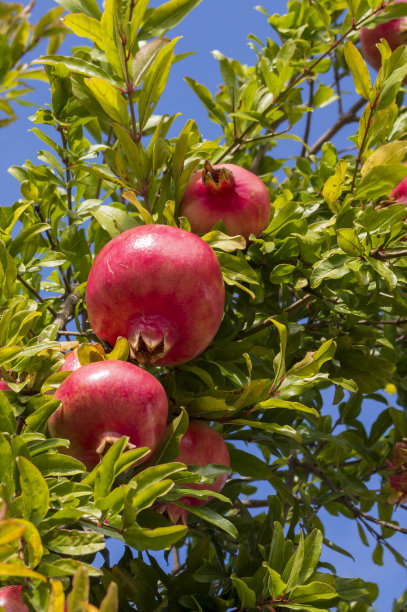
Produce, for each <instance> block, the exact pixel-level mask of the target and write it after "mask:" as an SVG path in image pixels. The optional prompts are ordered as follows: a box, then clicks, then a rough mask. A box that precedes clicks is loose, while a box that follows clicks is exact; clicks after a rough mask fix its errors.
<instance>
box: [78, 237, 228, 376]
mask: <svg viewBox="0 0 407 612" xmlns="http://www.w3.org/2000/svg"><path fill="white" fill-rule="evenodd" d="M224 300H225V288H224V284H223V279H222V272H221V268H220V265H219V262H218V260H217V258H216V255H215V253H214V251H213V250H212V249H211V247H210V246H209V245H208V244H207V243H206V242H205V241H204V240H202V239H201V238H199V237H198V236H195V235H194V234H191V233H190V232H186V231H185V230H181V229H179V228H177V227H171V226H166V225H143V226H140V227H136V228H134V229H130V230H127V231H126V232H123V234H120V235H119V236H117V237H116V238H114V239H113V240H111V241H110V242H109V243H108V244H106V246H105V247H103V249H102V250H101V251H100V253H99V254H98V256H97V257H96V259H95V262H94V264H93V266H92V269H91V271H90V274H89V279H88V284H87V288H86V303H87V308H88V314H89V320H90V323H91V325H92V327H93V329H94V331H95V333H96V334H97V336H99V338H101V339H103V340H107V341H108V342H109V343H110V344H111V345H113V344H114V343H115V341H116V338H117V337H118V336H124V337H126V338H128V340H129V344H130V356H131V357H132V359H137V360H138V361H139V362H140V363H156V364H158V365H176V364H179V363H184V362H186V361H189V360H190V359H192V358H193V357H196V355H199V353H201V352H202V351H203V350H204V349H205V348H206V347H207V346H208V344H209V343H210V342H211V340H212V338H213V337H214V335H215V334H216V332H217V330H218V327H219V325H220V322H221V319H222V315H223V306H224Z"/></svg>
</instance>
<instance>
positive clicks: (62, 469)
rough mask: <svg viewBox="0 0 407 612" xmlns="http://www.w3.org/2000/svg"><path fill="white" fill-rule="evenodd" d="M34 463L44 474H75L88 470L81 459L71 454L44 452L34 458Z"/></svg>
mask: <svg viewBox="0 0 407 612" xmlns="http://www.w3.org/2000/svg"><path fill="white" fill-rule="evenodd" d="M32 463H33V465H35V467H37V468H38V469H39V470H40V472H41V474H42V475H43V476H73V475H74V474H81V473H82V472H84V471H85V470H86V468H85V466H84V465H83V463H81V461H78V459H75V458H74V457H70V456H69V455H60V454H56V453H53V454H51V453H42V454H41V455H38V456H37V457H33V458H32Z"/></svg>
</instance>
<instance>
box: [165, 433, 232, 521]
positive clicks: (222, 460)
mask: <svg viewBox="0 0 407 612" xmlns="http://www.w3.org/2000/svg"><path fill="white" fill-rule="evenodd" d="M175 461H181V462H182V463H185V464H186V465H201V466H204V465H208V464H209V463H215V464H219V465H230V457H229V451H228V448H227V446H226V444H225V441H224V439H223V438H222V436H221V435H220V433H218V432H217V431H216V430H215V429H213V428H212V427H209V425H206V424H205V423H202V422H201V421H190V422H189V425H188V429H187V430H186V432H185V433H184V435H183V436H182V438H181V442H180V445H179V455H178V457H177V458H176V459H175ZM226 479H227V474H221V475H220V476H218V477H217V478H216V480H215V481H214V482H212V483H208V484H198V483H190V484H188V487H189V488H191V489H201V490H203V489H205V490H209V491H216V492H218V493H219V492H220V491H221V490H222V489H223V487H224V485H225V482H226ZM179 501H180V502H181V503H183V504H185V505H187V506H203V505H205V504H207V503H208V501H209V499H207V500H204V499H198V498H197V497H190V496H186V497H181V499H180V500H179ZM161 510H166V511H167V512H168V515H169V516H170V518H171V520H172V521H173V522H177V521H178V520H179V518H182V520H183V522H186V516H187V511H186V510H185V509H184V508H179V507H178V506H176V505H175V504H168V505H167V506H166V507H165V508H161Z"/></svg>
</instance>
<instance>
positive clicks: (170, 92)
mask: <svg viewBox="0 0 407 612" xmlns="http://www.w3.org/2000/svg"><path fill="white" fill-rule="evenodd" d="M151 4H152V5H154V6H158V5H160V4H161V2H157V1H154V2H152V3H151ZM256 4H258V2H252V1H250V0H203V2H202V3H201V4H200V5H199V6H198V7H197V8H196V9H195V10H194V11H193V12H192V13H191V14H190V15H189V16H188V17H187V18H186V19H185V20H184V21H183V22H182V23H181V24H180V25H179V26H178V27H177V28H176V29H175V30H174V31H173V33H172V36H182V37H183V38H182V40H181V41H179V43H178V45H177V52H178V53H182V52H188V51H196V54H195V55H193V56H191V57H189V58H187V59H185V60H184V61H182V62H179V63H177V64H176V65H175V66H174V67H173V70H172V73H171V76H170V81H169V85H168V88H167V90H166V93H165V96H164V99H163V102H162V104H161V110H162V111H163V110H164V109H165V112H167V113H169V114H172V113H175V112H182V117H181V118H180V119H178V120H177V123H176V127H177V129H179V130H180V129H181V127H182V126H183V125H184V123H185V121H186V120H187V119H190V118H193V119H195V120H196V121H197V123H198V125H199V127H200V129H201V132H202V133H203V134H204V136H205V137H206V138H208V139H212V138H216V137H217V136H219V135H220V132H219V128H218V126H216V125H215V124H214V123H212V122H211V121H210V120H209V119H208V116H207V113H206V111H205V109H204V108H203V107H202V105H201V103H200V102H199V100H198V99H197V98H196V96H195V94H194V93H193V92H192V91H191V89H190V88H189V87H188V85H187V84H186V83H185V82H184V81H183V77H185V76H191V77H193V78H195V79H196V80H198V81H199V82H201V83H203V84H204V85H206V86H207V87H208V88H209V89H210V90H211V91H212V92H214V91H215V90H216V87H217V85H218V84H219V83H220V82H221V77H220V73H219V69H218V62H217V61H216V60H215V59H214V58H213V57H212V55H211V51H212V50H214V49H218V50H220V51H221V52H222V53H223V54H224V55H226V56H228V57H233V58H236V59H238V60H239V61H241V62H244V63H253V62H254V61H255V54H254V52H253V51H251V50H250V48H249V47H248V45H247V35H248V33H254V34H256V35H257V36H258V37H259V38H260V39H261V40H265V39H266V37H267V36H269V37H271V38H274V39H276V37H275V34H274V32H273V31H272V30H271V28H270V26H269V25H268V24H267V20H266V18H265V16H264V15H262V14H261V13H259V12H258V11H256V10H255V8H254V7H255V6H256ZM263 5H264V7H265V8H266V9H267V10H268V11H269V12H270V13H274V12H285V8H286V2H285V1H283V0H264V2H263ZM53 6H55V3H54V2H53V0H37V6H36V8H35V10H34V20H36V19H38V17H39V16H40V15H41V14H43V13H44V12H45V11H47V10H49V9H50V8H52V7H53ZM71 42H72V39H71V40H69V39H68V42H67V43H65V45H64V51H65V52H68V50H69V48H70V45H71ZM41 52H44V48H41ZM36 87H37V92H36V94H35V95H32V96H31V97H30V99H31V100H32V101H34V102H35V103H36V104H39V105H41V106H42V105H45V104H48V103H49V101H50V96H49V88H48V86H47V85H45V84H39V85H36ZM347 90H348V91H349V92H350V93H349V95H348V96H347V98H348V101H347V103H346V108H347V107H348V106H350V105H351V104H352V103H353V102H354V101H355V100H356V98H355V97H354V95H353V94H352V92H353V91H354V89H353V85H352V84H351V82H349V83H348V84H347ZM159 111H160V107H159V108H158V112H159ZM17 112H18V114H19V120H18V121H17V122H16V123H14V124H12V125H11V126H9V127H7V128H3V129H2V130H1V131H0V139H1V140H0V144H1V146H0V156H1V157H0V162H1V165H0V167H1V183H0V184H1V192H0V205H2V206H7V205H10V203H12V202H13V201H14V200H15V199H18V198H19V197H20V191H19V186H18V183H17V181H16V180H15V179H14V178H13V177H11V176H10V175H9V174H8V173H7V172H6V170H7V168H8V167H9V166H10V165H12V164H17V165H21V164H23V163H24V161H25V160H26V159H33V160H35V158H36V152H37V149H38V148H40V145H39V141H38V139H37V138H36V137H35V136H34V135H33V134H32V133H30V132H29V130H30V128H31V127H32V125H31V123H30V122H29V120H28V117H29V116H30V115H31V114H32V113H33V109H32V108H26V107H18V108H17ZM334 112H335V115H336V108H335V111H334ZM332 115H333V111H332V110H331V109H330V107H328V108H327V109H326V110H325V111H321V112H320V114H319V121H318V122H314V126H313V131H312V132H311V139H310V140H311V143H312V142H313V141H314V140H315V139H316V138H317V136H318V135H319V134H321V133H322V132H323V131H325V130H326V129H327V128H328V127H329V125H330V121H331V118H332ZM316 123H317V125H316ZM317 128H318V129H317ZM355 129H356V128H355V126H354V125H352V126H350V127H349V128H348V129H347V132H346V134H342V135H341V136H339V137H337V138H336V144H337V145H339V147H340V148H345V147H346V146H349V141H347V140H346V136H347V135H350V134H351V133H353V132H354V130H355ZM299 133H300V134H302V129H301V131H300V132H299ZM282 143H283V144H282V145H281V148H282V147H284V148H283V149H282V150H283V153H282V154H283V155H286V156H287V157H289V156H290V155H297V154H298V153H299V150H300V145H299V144H298V143H294V142H293V141H282ZM43 146H44V145H43V143H42V144H41V147H43ZM279 146H280V145H279ZM281 148H280V149H279V151H281ZM331 398H332V395H331V394H330V393H326V394H325V399H326V401H325V406H324V411H326V412H330V413H335V410H336V409H335V408H331V405H332V404H331ZM391 399H393V398H391ZM381 409H382V406H381V405H379V404H377V403H376V402H373V401H367V402H365V403H364V406H363V412H362V418H363V420H364V422H365V423H366V425H367V426H368V425H369V424H370V423H371V422H372V421H373V420H374V417H375V415H377V413H378V411H379V410H381ZM268 492H269V489H267V491H266V490H264V491H263V490H260V492H259V497H264V495H266V494H267V493H268ZM320 517H321V518H322V519H323V521H324V523H325V525H326V536H327V537H328V538H329V539H332V540H333V541H334V542H336V543H338V544H339V545H340V546H343V547H344V548H348V549H350V550H351V551H352V553H353V555H354V557H355V559H356V562H353V561H351V560H350V559H348V558H346V557H343V556H341V555H339V554H337V553H335V552H332V551H330V550H328V549H326V550H325V551H324V554H323V557H322V559H323V560H324V561H329V562H331V563H333V564H334V565H335V566H336V568H337V571H338V573H339V574H340V575H343V576H349V577H350V576H361V577H362V578H364V579H366V580H371V581H374V582H377V583H378V584H379V587H380V596H379V599H378V600H377V602H376V606H375V608H376V610H378V611H380V612H381V611H387V610H390V606H391V602H392V601H393V598H394V597H398V596H399V595H400V594H401V592H402V591H403V590H404V588H405V587H406V586H407V581H406V572H405V570H403V569H402V568H400V566H398V565H397V564H396V562H395V561H394V559H393V557H392V556H391V555H390V554H389V553H388V552H387V551H385V553H384V557H383V559H384V565H383V566H382V567H379V566H376V565H374V564H373V562H372V561H371V554H372V552H373V549H374V543H372V546H371V548H369V549H368V548H366V547H365V546H364V545H363V544H362V543H361V541H360V539H359V536H358V533H357V527H356V521H351V520H346V519H342V518H335V517H331V516H330V515H328V514H327V513H324V512H321V514H320ZM395 518H396V519H398V520H399V521H400V522H401V524H403V519H404V520H405V519H406V518H407V515H406V514H405V513H404V511H403V510H398V512H397V513H396V516H395ZM403 538H404V539H403ZM405 538H406V537H405V536H402V535H397V534H396V535H395V536H394V537H392V538H391V540H390V543H391V544H392V545H393V546H394V547H395V548H398V549H399V550H401V551H402V550H403V549H404V548H405V545H406V539H405ZM119 549H120V550H121V547H118V548H117V549H116V550H113V555H112V558H113V559H115V558H116V557H117V552H118V551H119Z"/></svg>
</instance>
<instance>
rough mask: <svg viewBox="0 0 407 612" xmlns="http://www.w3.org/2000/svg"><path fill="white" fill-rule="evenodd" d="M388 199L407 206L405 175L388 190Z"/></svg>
mask: <svg viewBox="0 0 407 612" xmlns="http://www.w3.org/2000/svg"><path fill="white" fill-rule="evenodd" d="M389 199H391V200H392V199H394V200H395V202H396V203H397V204H405V205H406V206H407V176H406V178H404V179H403V180H402V181H400V183H399V184H398V185H397V186H396V187H395V188H394V189H393V190H392V191H391V192H390V194H389Z"/></svg>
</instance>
